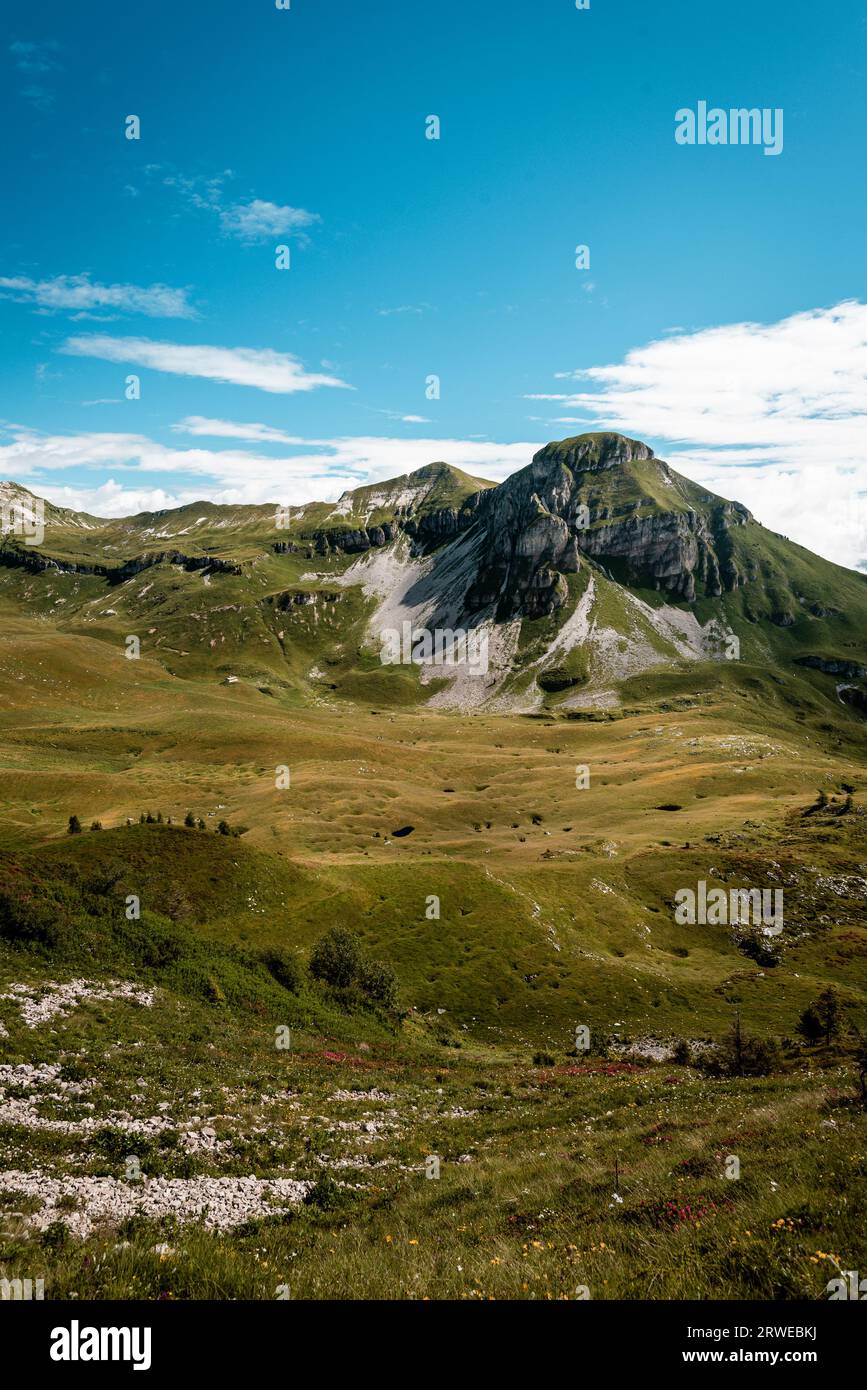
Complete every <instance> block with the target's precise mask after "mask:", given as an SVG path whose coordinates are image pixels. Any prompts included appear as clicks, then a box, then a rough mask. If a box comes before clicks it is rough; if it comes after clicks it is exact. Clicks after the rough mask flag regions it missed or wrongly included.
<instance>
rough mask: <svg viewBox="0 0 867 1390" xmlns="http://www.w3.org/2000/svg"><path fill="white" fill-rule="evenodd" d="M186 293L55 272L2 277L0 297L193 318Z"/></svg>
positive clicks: (80, 309)
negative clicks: (41, 276) (42, 277)
mask: <svg viewBox="0 0 867 1390" xmlns="http://www.w3.org/2000/svg"><path fill="white" fill-rule="evenodd" d="M187 294H188V291H187V290H185V289H183V290H175V289H172V288H171V287H170V286H169V285H148V286H142V285H100V284H96V283H94V282H93V281H92V280H91V279H90V277H89V276H88V275H55V276H52V277H51V278H49V279H47V280H31V279H30V278H29V277H28V276H25V275H17V276H0V298H3V299H14V300H16V301H17V302H18V303H19V304H35V305H36V306H37V307H38V308H40V309H49V310H69V311H70V312H71V311H77V314H78V315H80V316H81V315H84V314H85V313H87V312H88V311H89V310H92V309H107V310H114V311H116V312H118V313H124V314H146V315H147V316H148V317H149V318H166V319H190V318H194V317H195V310H194V309H193V306H192V305H191V304H190V303H189V300H188V299H187Z"/></svg>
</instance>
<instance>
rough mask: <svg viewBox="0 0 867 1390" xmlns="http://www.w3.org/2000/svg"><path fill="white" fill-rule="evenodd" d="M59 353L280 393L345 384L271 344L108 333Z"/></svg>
mask: <svg viewBox="0 0 867 1390" xmlns="http://www.w3.org/2000/svg"><path fill="white" fill-rule="evenodd" d="M61 352H66V353H71V354H73V355H74V356H78V357H100V358H102V359H103V360H104V361H106V362H129V363H132V364H134V365H135V366H139V367H150V368H152V369H153V370H154V371H158V372H171V373H173V374H174V375H176V376H198V377H207V378H208V379H210V380H211V381H224V382H229V383H231V384H232V385H235V386H255V387H257V388H258V389H259V390H260V391H270V392H274V393H276V394H281V395H290V394H292V393H294V392H296V391H313V390H315V388H316V387H317V386H342V387H347V383H346V382H345V381H340V380H339V379H338V378H337V377H333V376H321V375H319V374H317V373H315V372H307V371H305V370H304V367H303V366H302V365H301V363H300V362H299V361H298V359H297V357H293V356H292V355H291V354H290V353H288V352H274V351H273V350H272V349H271V348H224V347H210V346H208V345H205V344H200V345H194V344H188V343H161V342H155V341H154V340H153V339H152V338H111V337H108V336H107V335H105V334H98V333H94V334H90V335H84V336H83V337H78V338H69V339H67V341H66V342H65V343H64V345H63V347H62V348H61ZM347 389H351V388H349V387H347Z"/></svg>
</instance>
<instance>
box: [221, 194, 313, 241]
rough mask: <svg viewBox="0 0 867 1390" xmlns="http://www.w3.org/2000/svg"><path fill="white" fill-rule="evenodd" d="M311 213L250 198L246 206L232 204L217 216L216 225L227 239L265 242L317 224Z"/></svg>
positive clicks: (243, 204) (244, 204) (302, 209)
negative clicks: (270, 238)
mask: <svg viewBox="0 0 867 1390" xmlns="http://www.w3.org/2000/svg"><path fill="white" fill-rule="evenodd" d="M318 221H319V217H318V215H317V214H316V213H315V212H307V211H306V209H305V208H292V207H280V206H279V205H278V204H277V203H266V202H263V201H262V199H261V198H254V199H253V200H252V202H249V203H233V204H232V206H231V207H228V208H224V209H223V210H222V212H221V213H220V226H221V227H222V229H223V231H224V232H225V233H226V235H227V236H233V237H237V239H238V240H239V241H246V242H252V241H265V240H267V238H269V237H275V236H288V235H289V233H290V232H298V231H302V230H303V229H304V228H305V227H309V226H311V225H312V224H313V223H314V222H318Z"/></svg>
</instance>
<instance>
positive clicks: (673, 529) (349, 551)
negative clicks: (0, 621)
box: [0, 431, 867, 712]
mask: <svg viewBox="0 0 867 1390" xmlns="http://www.w3.org/2000/svg"><path fill="white" fill-rule="evenodd" d="M13 486H14V487H16V488H18V493H17V495H18V496H19V498H21V497H24V498H25V500H26V497H29V498H30V499H31V502H30V503H29V504H28V505H30V506H31V507H32V503H33V501H34V500H36V499H35V495H34V494H32V493H29V491H28V490H27V489H21V488H20V487H19V486H18V485H13ZM4 487H7V495H8V486H7V485H0V496H2V495H3V488H4ZM50 508H51V504H46V534H45V538H44V540H43V541H42V542H41V543H40V544H39V545H32V546H29V545H25V544H23V543H22V542H21V538H20V537H17V536H5V537H0V577H3V576H5V583H4V585H3V588H4V590H5V592H6V595H7V599H8V601H9V602H10V603H11V605H12V607H13V609H15V611H17V612H19V613H24V614H27V613H29V614H31V615H34V614H38V615H39V617H40V618H41V619H42V620H46V619H47V620H50V621H56V622H58V623H59V624H60V625H61V626H63V627H67V626H69V625H70V624H71V626H72V628H73V629H74V630H75V631H81V632H93V631H95V630H99V631H100V632H104V633H105V638H106V640H112V641H116V640H117V636H116V633H115V631H114V628H115V623H114V621H113V620H115V619H116V620H117V623H119V624H121V625H122V626H124V627H125V629H126V631H127V632H130V631H131V632H136V631H138V630H139V629H140V628H141V627H142V626H143V625H146V627H145V632H146V636H147V637H148V638H149V639H151V640H150V642H149V645H150V647H151V649H152V651H153V654H154V655H155V656H157V657H158V659H160V660H162V661H164V662H166V663H167V664H168V665H169V668H170V669H172V670H176V671H178V672H180V671H181V670H185V671H189V672H190V673H192V674H196V675H197V676H199V675H207V674H208V673H209V672H210V673H211V674H216V675H220V674H221V673H227V672H231V673H232V674H235V668H238V669H239V670H240V671H241V672H242V674H243V673H245V672H246V673H247V675H248V677H249V678H251V679H254V680H257V681H259V682H260V683H263V682H264V683H267V684H269V686H270V685H272V684H274V683H276V684H277V685H278V686H279V687H283V688H287V689H289V688H291V689H293V690H296V691H298V692H300V693H302V694H303V695H304V697H305V698H307V697H310V696H311V695H312V696H313V697H314V698H316V695H315V692H316V690H317V688H319V689H321V688H322V685H323V682H324V688H325V689H326V690H328V691H333V692H339V693H340V694H341V695H343V696H345V697H347V698H350V699H358V698H363V692H365V691H367V690H369V691H370V692H371V694H372V693H373V692H374V691H376V692H378V694H377V698H378V699H382V698H385V699H386V700H390V699H395V698H397V699H399V700H401V701H403V700H407V699H410V700H412V699H428V700H429V701H430V702H431V703H432V704H433V705H434V706H435V707H437V706H443V707H445V708H449V707H452V708H462V709H467V708H476V707H479V708H480V707H490V708H495V709H496V708H518V709H521V708H526V709H533V708H538V707H539V706H540V704H541V705H546V706H549V707H554V706H562V707H563V708H564V709H568V708H584V707H587V706H589V707H595V706H598V705H599V704H600V703H601V704H603V705H605V704H611V703H612V702H613V703H615V704H616V703H618V702H619V698H620V697H619V695H618V694H617V692H618V690H619V689H620V687H621V686H622V685H623V683H624V682H628V681H630V680H632V679H633V678H635V677H636V676H638V675H640V673H642V672H647V671H651V670H653V669H654V668H659V669H660V670H667V671H669V672H683V671H687V672H688V671H689V670H693V671H697V669H699V668H700V667H701V666H702V665H703V663H706V662H709V661H711V662H715V663H719V662H720V661H723V660H731V659H732V658H731V653H732V652H733V651H736V652H737V653H738V656H737V659H741V658H743V660H744V661H745V662H747V663H758V664H760V665H764V666H765V667H766V668H767V667H775V666H776V667H779V668H780V669H783V670H785V671H786V674H787V679H795V680H797V681H801V682H804V681H807V682H811V683H813V685H814V688H816V689H818V690H820V691H821V692H822V693H823V695H824V696H825V698H826V699H830V700H832V701H833V702H834V703H835V704H837V705H841V704H842V705H845V706H847V707H851V708H852V710H853V711H855V712H857V710H859V709H861V708H863V707H864V702H865V701H867V688H865V686H864V683H863V677H862V676H861V675H859V674H858V672H859V671H860V670H861V669H862V668H864V666H865V665H867V645H865V637H864V633H865V629H867V576H864V575H861V574H860V573H859V572H857V571H849V570H845V569H843V568H842V567H840V566H836V565H834V564H833V562H831V561H827V560H824V559H822V558H821V557H818V556H814V555H812V554H811V552H809V551H807V550H805V549H804V548H803V547H800V546H798V545H796V544H795V543H793V542H791V541H788V540H787V539H786V538H785V537H782V536H779V535H777V534H776V533H775V532H772V531H770V530H768V529H767V528H765V527H763V526H762V525H761V524H760V523H759V522H758V521H756V519H755V518H754V517H753V516H752V514H751V513H750V512H749V510H748V509H747V508H746V507H744V506H743V505H742V504H740V503H738V502H734V501H730V500H728V499H726V498H722V497H719V496H717V495H716V494H714V493H711V492H709V491H708V490H707V489H705V488H703V487H701V486H700V485H698V484H696V483H693V482H691V481H690V480H689V479H686V478H684V477H682V476H681V475H680V474H678V473H677V472H676V471H675V470H674V469H672V468H671V467H670V466H669V465H668V464H667V463H666V462H665V461H664V460H661V459H658V458H657V457H656V455H655V454H654V452H653V450H652V449H651V448H650V447H649V446H648V445H646V444H644V443H642V442H641V441H640V440H634V439H630V438H628V437H627V436H624V435H621V434H618V433H614V432H610V431H607V432H598V433H591V434H584V435H576V436H573V437H570V438H568V439H564V440H559V441H552V442H551V443H549V444H546V445H545V446H544V447H543V448H542V449H540V450H538V451H537V453H536V454H535V455H534V457H533V459H532V460H531V462H530V463H529V464H527V465H526V466H525V467H524V468H523V469H520V470H519V471H517V472H516V473H513V474H511V475H510V476H509V477H508V478H507V479H506V480H505V481H504V482H502V483H500V484H495V483H488V482H486V481H485V480H482V479H476V478H473V477H471V476H470V475H468V474H466V473H463V472H462V471H461V470H459V469H455V468H453V467H452V466H451V465H448V464H445V463H442V462H438V463H432V464H428V465H425V466H424V467H423V468H421V469H417V470H415V471H414V472H412V473H410V474H406V475H400V476H398V477H397V478H394V479H388V480H385V481H384V482H382V483H373V484H365V485H364V486H363V487H361V488H358V489H352V490H349V491H347V492H345V493H344V494H343V495H342V497H341V498H339V499H338V501H337V502H336V503H308V504H306V505H305V506H304V507H299V508H292V507H277V506H275V505H269V504H259V505H246V506H238V507H235V506H231V505H224V504H217V503H188V504H185V505H184V506H183V507H181V508H172V509H165V510H163V511H160V512H143V513H138V514H137V515H136V516H134V517H129V518H116V519H110V518H106V519H102V520H101V521H100V519H98V518H91V517H89V516H87V514H84V513H75V512H69V511H66V510H64V509H56V508H54V509H51V510H49V509H50ZM94 523H96V524H94ZM21 571H23V572H24V575H25V576H31V577H33V578H34V579H35V577H36V576H39V577H40V578H41V579H42V580H43V585H42V587H41V588H40V587H38V586H37V587H35V588H34V587H33V584H32V583H31V582H30V581H29V580H25V579H23V578H22V579H21V580H16V579H15V578H14V573H16V572H17V573H20V572H21ZM143 571H148V573H147V574H146V575H145V574H143ZM184 576H186V578H185V577H184ZM46 581H47V582H46ZM16 586H17V587H16ZM100 586H103V587H102V589H101V588H100ZM109 594H110V597H109ZM218 600H219V601H218ZM226 615H230V616H229V617H227V616H226ZM109 620H112V621H109ZM407 622H408V623H410V624H411V625H412V626H413V627H420V628H423V629H434V630H436V629H446V630H454V629H468V630H472V629H480V630H481V631H482V632H483V633H484V634H485V639H486V640H487V641H489V644H490V649H491V665H490V670H489V671H488V672H487V673H486V675H485V678H484V679H483V680H479V679H475V680H472V681H470V680H468V679H466V678H465V677H466V674H467V673H466V672H465V671H457V672H453V671H448V672H444V671H442V670H427V669H425V670H421V671H419V670H418V669H417V668H416V667H415V666H414V665H413V666H412V667H411V669H410V670H406V669H402V668H397V669H394V670H388V669H386V668H383V667H382V665H381V663H380V664H379V668H378V669H377V656H376V652H377V647H378V644H379V634H380V633H381V632H382V631H383V630H385V629H389V630H391V629H395V628H396V629H397V630H401V627H402V624H404V623H407ZM326 670H330V671H332V672H333V675H334V679H333V680H332V679H328V678H326V676H325V674H324V672H325V671H326ZM840 673H843V675H842V677H841V679H840V680H839V681H835V682H834V683H832V682H831V681H829V677H832V678H833V677H835V675H840ZM845 673H854V674H853V675H852V676H851V679H850V676H849V675H847V674H845Z"/></svg>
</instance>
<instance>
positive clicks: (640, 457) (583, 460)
mask: <svg viewBox="0 0 867 1390" xmlns="http://www.w3.org/2000/svg"><path fill="white" fill-rule="evenodd" d="M653 457H654V453H653V450H652V449H651V448H650V446H649V445H648V444H643V443H642V441H641V440H640V439H630V438H629V437H628V436H627V435H625V434H617V433H615V432H614V431H613V430H603V431H600V432H598V433H590V434H576V435H572V436H571V437H570V438H569V439H555V440H553V441H552V442H551V443H550V444H546V445H545V447H544V448H543V449H540V450H539V451H538V453H537V454H534V455H533V464H534V465H539V466H542V467H547V466H548V465H549V464H552V463H559V464H565V465H566V467H567V468H569V469H570V470H571V471H572V472H573V473H596V472H602V471H604V470H605V469H606V468H616V467H618V466H620V465H622V464H626V463H642V462H645V461H646V460H647V459H652V458H653Z"/></svg>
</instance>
